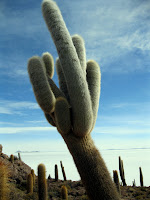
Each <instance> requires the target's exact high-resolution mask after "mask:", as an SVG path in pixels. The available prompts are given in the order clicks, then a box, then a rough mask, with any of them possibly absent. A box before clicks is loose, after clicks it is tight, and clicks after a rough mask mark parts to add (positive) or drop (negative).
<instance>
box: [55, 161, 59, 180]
mask: <svg viewBox="0 0 150 200" xmlns="http://www.w3.org/2000/svg"><path fill="white" fill-rule="evenodd" d="M55 181H58V166H57V165H55Z"/></svg>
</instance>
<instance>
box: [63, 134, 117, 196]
mask: <svg viewBox="0 0 150 200" xmlns="http://www.w3.org/2000/svg"><path fill="white" fill-rule="evenodd" d="M64 140H65V142H66V144H67V146H68V149H69V151H70V153H71V155H72V156H73V159H74V162H75V164H76V167H77V169H78V172H79V174H80V176H81V179H82V182H83V184H84V186H85V189H86V191H87V194H88V197H89V199H90V200H100V199H101V200H119V199H120V197H119V194H118V192H117V190H116V187H115V184H114V183H113V181H112V179H111V177H110V174H109V172H108V170H107V168H106V165H105V163H104V161H103V158H102V157H101V155H100V153H99V151H98V150H97V149H96V147H95V144H94V142H93V140H92V139H91V136H90V135H87V136H85V137H84V138H78V137H75V136H74V135H73V134H68V135H67V137H66V136H65V137H64Z"/></svg>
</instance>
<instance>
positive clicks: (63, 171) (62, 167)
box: [60, 161, 67, 181]
mask: <svg viewBox="0 0 150 200" xmlns="http://www.w3.org/2000/svg"><path fill="white" fill-rule="evenodd" d="M60 166H61V170H62V174H63V177H64V181H66V180H67V179H66V173H65V169H64V166H63V164H62V161H60Z"/></svg>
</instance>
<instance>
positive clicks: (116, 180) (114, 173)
mask: <svg viewBox="0 0 150 200" xmlns="http://www.w3.org/2000/svg"><path fill="white" fill-rule="evenodd" d="M113 179H114V183H115V184H116V187H117V190H118V192H119V194H120V183H119V177H118V171H117V170H113Z"/></svg>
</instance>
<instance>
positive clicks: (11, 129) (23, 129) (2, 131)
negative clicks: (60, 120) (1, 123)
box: [0, 127, 56, 134]
mask: <svg viewBox="0 0 150 200" xmlns="http://www.w3.org/2000/svg"><path fill="white" fill-rule="evenodd" d="M45 131H56V128H54V127H3V128H0V134H16V133H28V132H30V133H31V134H32V133H34V132H36V133H37V132H45Z"/></svg>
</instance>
